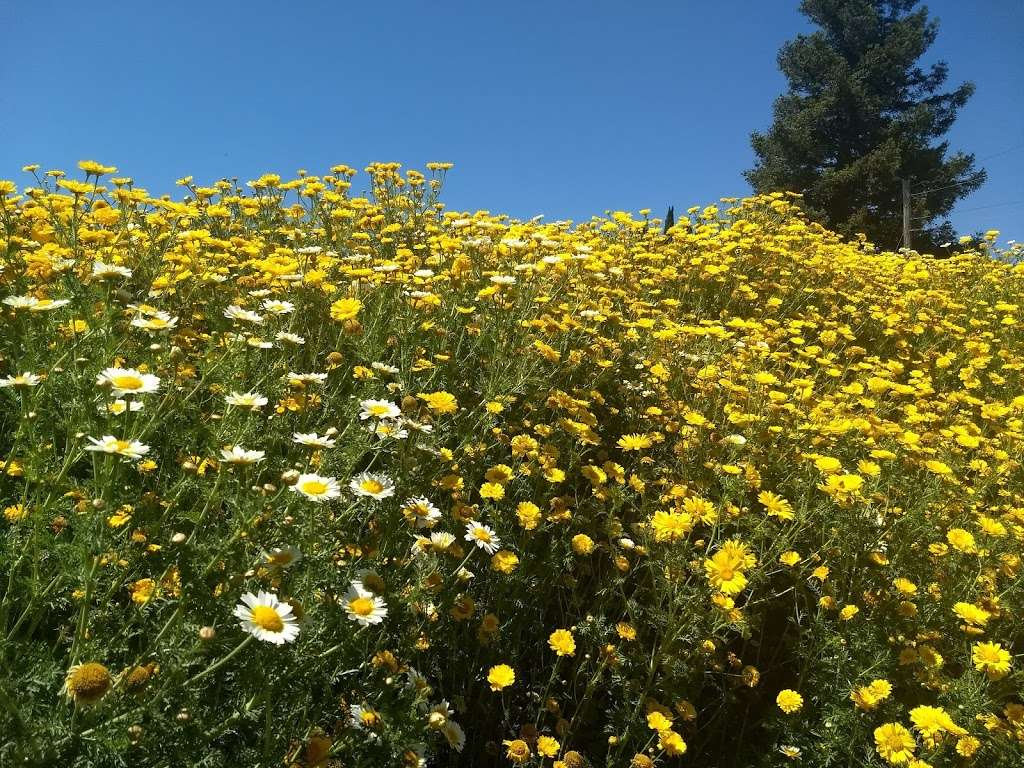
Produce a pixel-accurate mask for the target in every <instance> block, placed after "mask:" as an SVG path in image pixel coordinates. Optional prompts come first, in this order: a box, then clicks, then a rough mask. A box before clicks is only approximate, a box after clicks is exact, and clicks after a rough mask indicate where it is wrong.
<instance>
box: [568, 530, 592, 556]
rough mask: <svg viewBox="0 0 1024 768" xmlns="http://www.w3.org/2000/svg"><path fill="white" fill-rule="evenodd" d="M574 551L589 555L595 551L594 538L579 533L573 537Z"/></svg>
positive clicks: (578, 553)
mask: <svg viewBox="0 0 1024 768" xmlns="http://www.w3.org/2000/svg"><path fill="white" fill-rule="evenodd" d="M572 551H573V552H575V553H576V554H577V555H589V554H590V553H591V552H593V551H594V540H593V539H592V538H590V537H589V536H587V534H585V533H577V534H576V535H575V536H573V537H572Z"/></svg>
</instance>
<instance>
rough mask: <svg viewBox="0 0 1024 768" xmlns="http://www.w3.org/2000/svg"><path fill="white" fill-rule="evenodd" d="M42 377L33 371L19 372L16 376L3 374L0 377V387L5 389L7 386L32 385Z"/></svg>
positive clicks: (21, 386)
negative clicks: (0, 377)
mask: <svg viewBox="0 0 1024 768" xmlns="http://www.w3.org/2000/svg"><path fill="white" fill-rule="evenodd" d="M40 381H42V379H41V378H40V377H39V376H36V375H35V374H34V373H29V372H28V371H26V372H25V373H19V374H17V375H16V376H5V377H4V378H2V379H0V389H6V388H7V387H19V388H23V387H34V386H37V385H38V384H39V382H40Z"/></svg>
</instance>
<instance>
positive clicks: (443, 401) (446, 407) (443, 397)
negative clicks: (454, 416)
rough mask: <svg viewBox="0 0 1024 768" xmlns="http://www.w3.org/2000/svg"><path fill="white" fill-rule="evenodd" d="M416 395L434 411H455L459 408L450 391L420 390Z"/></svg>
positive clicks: (442, 412)
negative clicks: (426, 391)
mask: <svg viewBox="0 0 1024 768" xmlns="http://www.w3.org/2000/svg"><path fill="white" fill-rule="evenodd" d="M417 397H419V398H420V400H422V401H423V402H424V403H426V404H427V408H429V409H430V410H431V411H432V412H434V413H441V414H444V413H455V412H456V411H457V410H459V404H458V401H457V400H456V399H455V396H454V395H453V394H451V393H450V392H429V393H423V392H420V393H419V395H417Z"/></svg>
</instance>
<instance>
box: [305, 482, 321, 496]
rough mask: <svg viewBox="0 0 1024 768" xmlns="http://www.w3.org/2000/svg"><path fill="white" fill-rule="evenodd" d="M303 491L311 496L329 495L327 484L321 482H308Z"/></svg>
mask: <svg viewBox="0 0 1024 768" xmlns="http://www.w3.org/2000/svg"><path fill="white" fill-rule="evenodd" d="M302 491H303V492H304V493H308V494H309V495H310V496H319V495H321V494H324V493H327V483H325V482H322V481H320V480H307V481H306V482H304V483H303V484H302Z"/></svg>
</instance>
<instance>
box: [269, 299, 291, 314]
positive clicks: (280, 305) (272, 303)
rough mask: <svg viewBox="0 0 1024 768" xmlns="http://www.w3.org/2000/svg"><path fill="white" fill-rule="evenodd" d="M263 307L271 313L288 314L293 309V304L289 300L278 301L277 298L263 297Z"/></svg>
mask: <svg viewBox="0 0 1024 768" xmlns="http://www.w3.org/2000/svg"><path fill="white" fill-rule="evenodd" d="M263 308H264V309H265V310H267V312H269V313H270V314H272V315H289V314H291V313H292V312H294V311H295V305H294V304H292V303H291V302H290V301H278V300H277V299H264V300H263Z"/></svg>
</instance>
